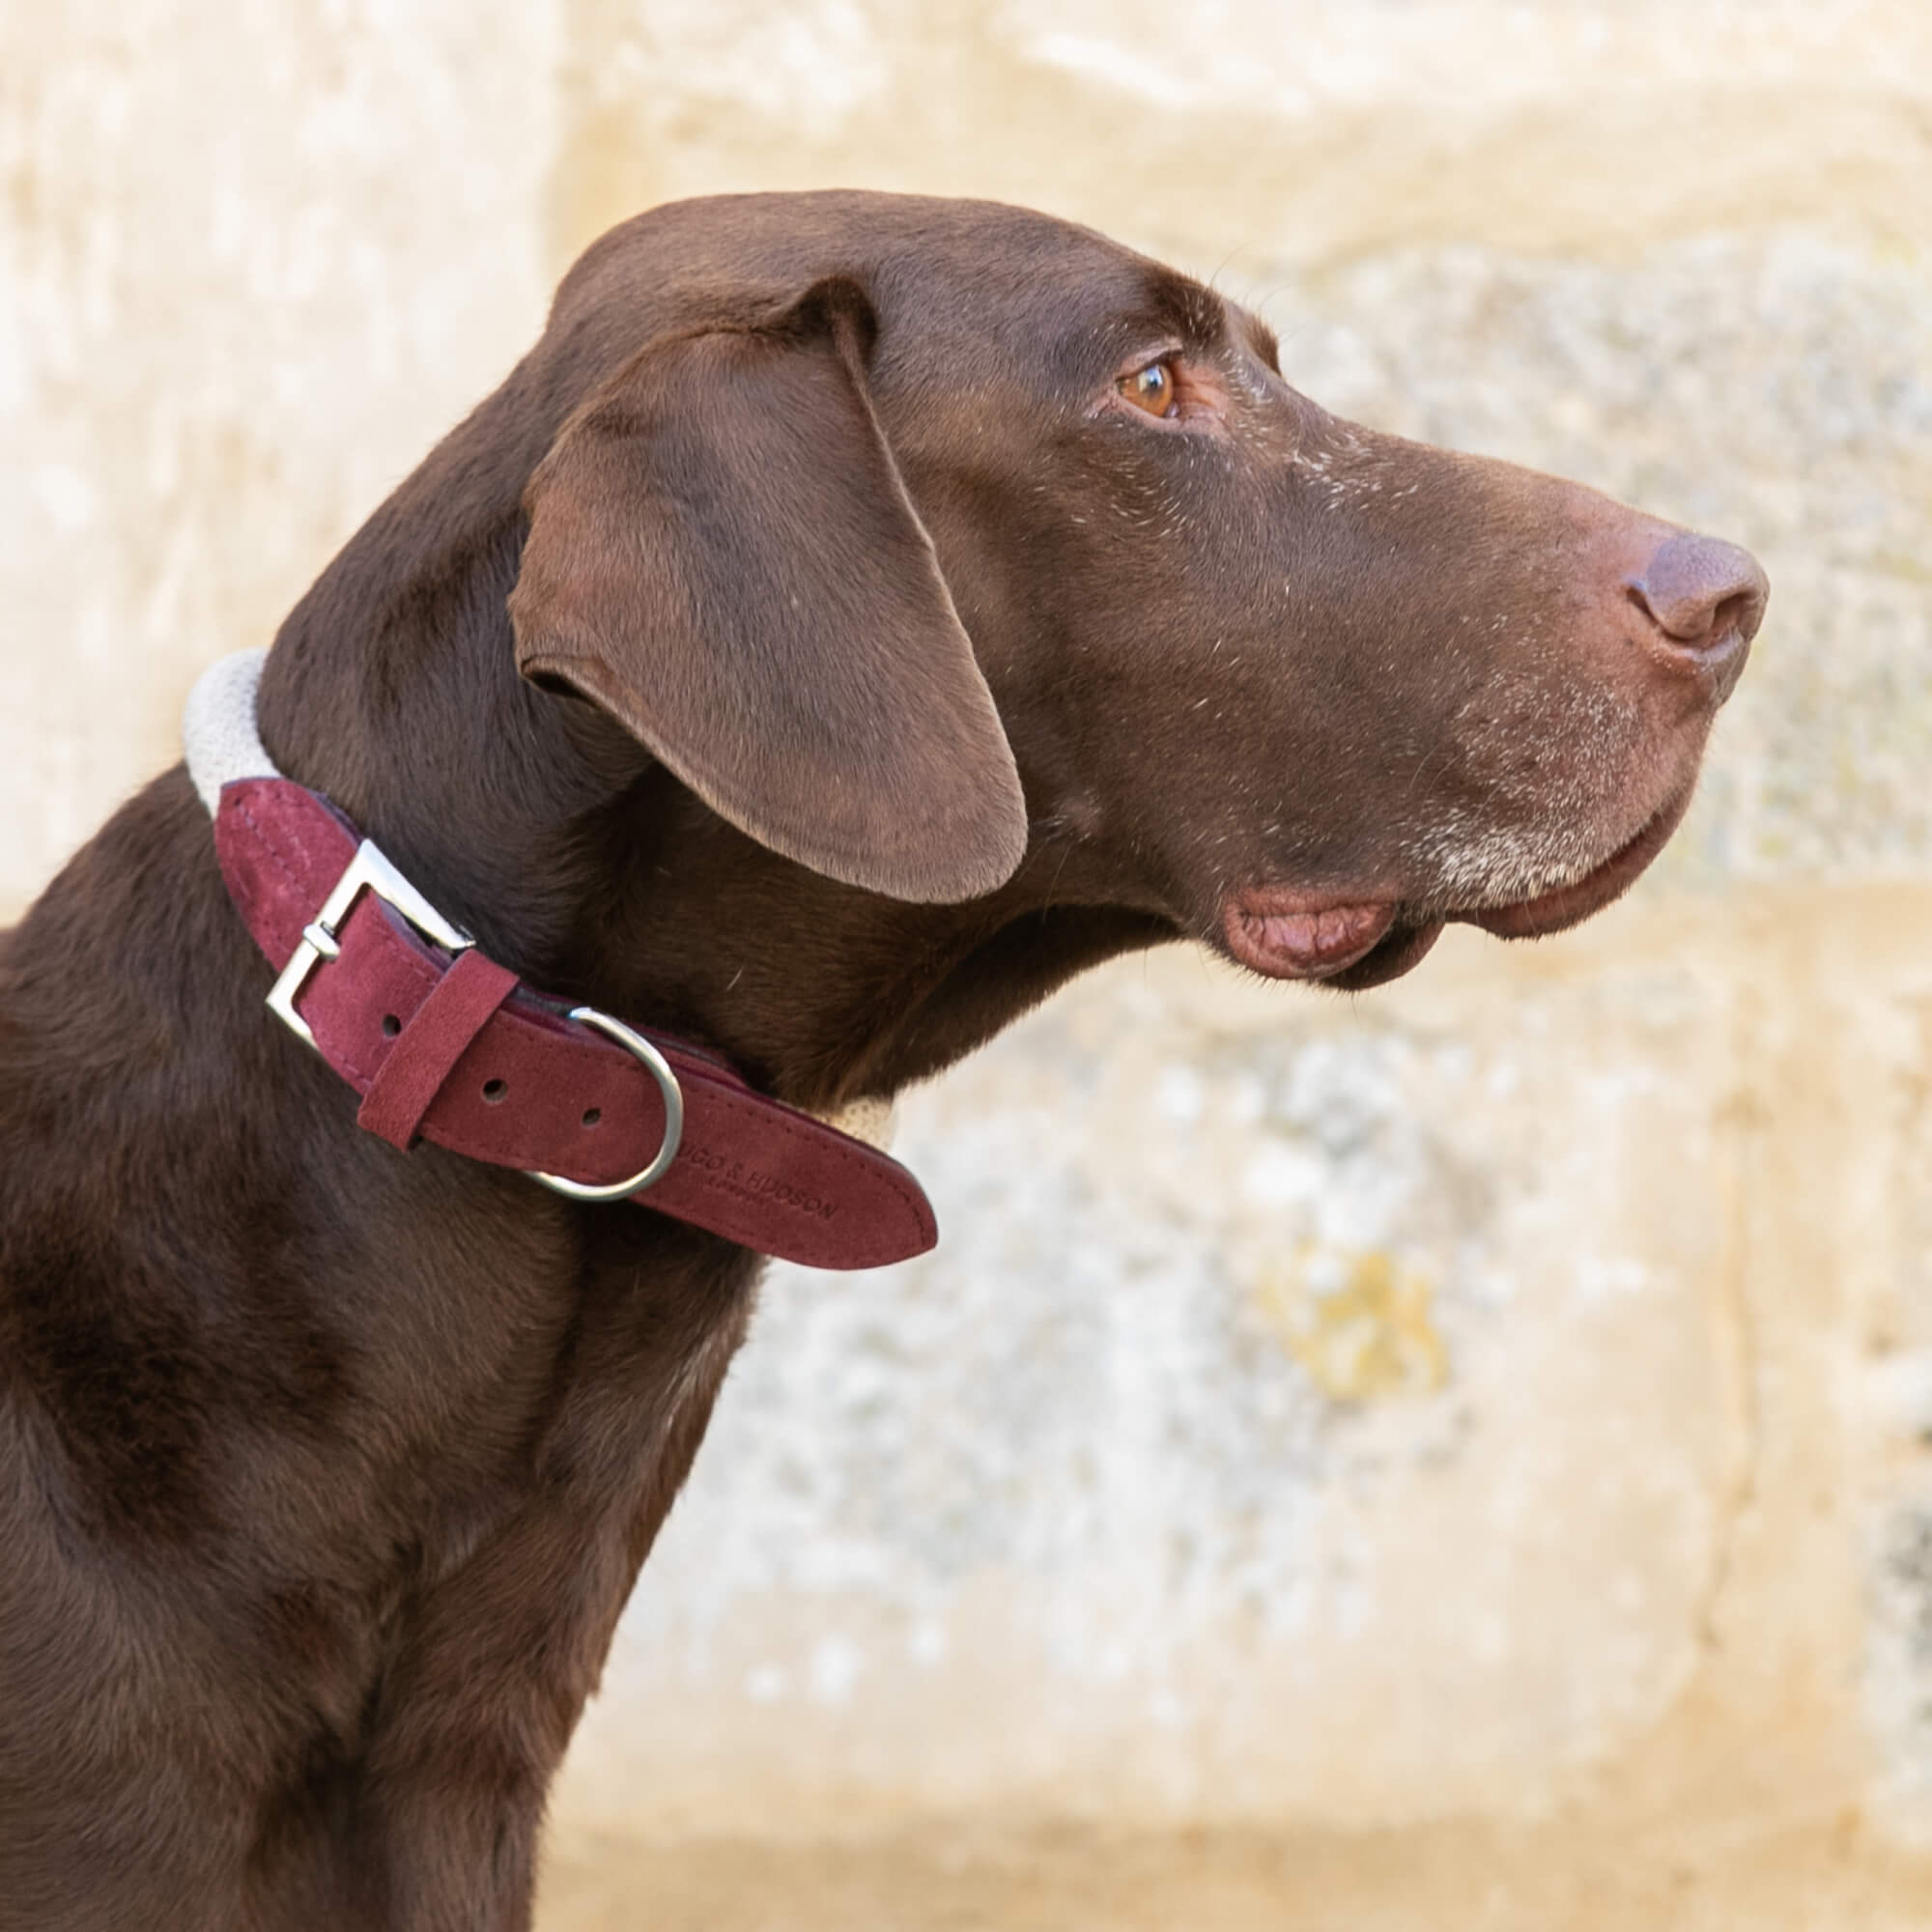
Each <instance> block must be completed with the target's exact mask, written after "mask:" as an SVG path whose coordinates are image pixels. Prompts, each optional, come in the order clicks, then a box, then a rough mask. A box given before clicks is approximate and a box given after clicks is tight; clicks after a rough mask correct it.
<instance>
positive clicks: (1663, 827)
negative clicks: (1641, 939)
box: [1449, 785, 1690, 939]
mask: <svg viewBox="0 0 1932 1932" xmlns="http://www.w3.org/2000/svg"><path fill="white" fill-rule="evenodd" d="M1689 806H1690V787H1689V786H1688V785H1687V786H1686V787H1685V788H1684V790H1683V791H1681V792H1679V793H1677V794H1676V795H1675V796H1674V797H1673V798H1671V799H1670V800H1669V801H1668V802H1667V803H1665V804H1664V805H1662V806H1661V807H1660V808H1659V809H1658V810H1656V811H1655V812H1653V813H1652V814H1651V816H1650V817H1649V818H1647V819H1646V820H1645V821H1644V822H1643V824H1642V825H1641V826H1640V827H1639V828H1638V829H1637V831H1636V833H1635V835H1634V837H1633V838H1629V839H1627V840H1626V841H1625V842H1624V843H1623V844H1622V845H1620V846H1618V847H1617V849H1616V850H1615V851H1614V852H1612V853H1611V854H1610V856H1609V857H1608V858H1607V859H1605V861H1604V862H1603V863H1602V864H1601V865H1600V866H1597V867H1594V868H1593V869H1591V870H1590V871H1588V872H1586V873H1584V875H1583V876H1582V877H1581V878H1580V879H1577V880H1574V881H1573V882H1572V883H1571V884H1569V885H1567V886H1557V887H1555V888H1554V889H1553V890H1552V891H1549V892H1547V893H1538V894H1537V895H1535V896H1534V897H1532V898H1526V899H1518V900H1516V901H1514V902H1513V903H1511V904H1509V905H1494V906H1478V907H1474V908H1471V909H1470V910H1468V911H1463V912H1452V913H1451V914H1450V915H1449V917H1450V918H1451V919H1455V920H1461V921H1463V922H1464V923H1467V924H1470V925H1478V926H1481V927H1482V929H1483V930H1484V931H1485V932H1489V933H1493V934H1494V935H1495V936H1496V938H1498V939H1542V938H1545V937H1546V936H1547V935H1548V934H1549V933H1552V932H1562V931H1565V930H1566V929H1567V928H1569V927H1570V926H1573V925H1577V924H1580V923H1582V922H1583V921H1584V920H1586V919H1588V918H1589V917H1590V915H1591V914H1592V913H1596V912H1601V911H1602V910H1603V909H1604V908H1605V906H1606V905H1608V904H1609V903H1610V901H1611V900H1612V899H1615V898H1619V897H1621V896H1622V895H1623V894H1624V893H1625V892H1626V891H1628V890H1629V888H1630V887H1631V886H1632V885H1633V884H1634V883H1635V881H1636V878H1637V876H1638V874H1639V873H1641V872H1642V870H1643V869H1644V867H1646V866H1648V865H1649V864H1650V862H1651V861H1652V860H1653V859H1655V858H1656V857H1657V855H1658V854H1659V853H1660V852H1661V851H1662V849H1663V847H1664V843H1665V841H1666V840H1667V839H1668V838H1669V837H1670V835H1671V834H1672V833H1673V832H1675V831H1676V830H1677V825H1678V821H1679V820H1680V819H1681V818H1682V817H1683V816H1684V813H1685V810H1687V809H1688V807H1689Z"/></svg>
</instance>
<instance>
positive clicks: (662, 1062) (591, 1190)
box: [528, 1007, 684, 1201]
mask: <svg viewBox="0 0 1932 1932" xmlns="http://www.w3.org/2000/svg"><path fill="white" fill-rule="evenodd" d="M570 1017H571V1018H572V1019H574V1020H578V1021H580V1022H581V1023H582V1025H584V1026H587V1027H593V1028H595V1029H596V1031H597V1032H599V1033H601V1034H605V1035H607V1036H608V1037H610V1038H611V1039H614V1040H615V1041H616V1042H617V1044H618V1045H619V1046H628V1047H629V1048H630V1049H631V1051H632V1052H633V1053H635V1054H636V1055H637V1056H638V1058H639V1060H640V1061H642V1062H643V1064H644V1070H645V1071H646V1072H647V1073H649V1075H650V1076H651V1078H652V1079H653V1080H655V1081H656V1082H657V1083H658V1092H659V1093H661V1094H663V1095H664V1103H665V1130H664V1145H663V1146H662V1147H660V1148H659V1149H658V1151H657V1158H656V1159H655V1160H653V1161H652V1162H651V1164H650V1166H648V1167H646V1168H644V1169H642V1170H641V1171H640V1172H639V1173H637V1174H634V1175H632V1177H631V1178H630V1179H628V1180H613V1181H612V1182H611V1184H610V1185H609V1186H608V1187H598V1186H596V1185H594V1184H593V1183H592V1182H590V1181H587V1180H566V1179H564V1177H563V1176H562V1175H560V1174H538V1173H537V1172H536V1171H535V1169H533V1168H532V1169H530V1170H528V1172H529V1176H530V1179H532V1180H541V1181H542V1182H543V1184H544V1185H545V1186H546V1187H548V1188H552V1189H554V1191H555V1192H556V1193H558V1194H567V1195H569V1196H570V1198H571V1199H572V1200H573V1201H621V1200H622V1199H623V1198H624V1197H625V1195H627V1194H640V1193H642V1192H643V1190H644V1189H645V1188H646V1187H650V1186H652V1185H654V1184H655V1183H656V1182H658V1181H660V1180H662V1179H664V1176H665V1170H666V1169H667V1168H668V1167H669V1166H670V1164H671V1162H672V1161H674V1160H675V1159H676V1158H677V1149H678V1143H679V1142H680V1141H681V1140H683V1138H684V1090H683V1089H682V1088H681V1087H680V1086H679V1085H678V1084H677V1075H676V1074H675V1073H673V1072H672V1071H671V1069H670V1062H669V1061H668V1060H667V1059H666V1058H665V1057H664V1055H663V1054H661V1053H660V1052H659V1051H658V1050H657V1048H656V1047H654V1046H653V1045H652V1044H651V1043H650V1041H649V1040H647V1039H646V1038H645V1037H643V1035H642V1034H640V1033H633V1032H632V1031H631V1029H630V1028H629V1027H627V1026H626V1025H625V1024H624V1022H623V1021H622V1020H613V1019H612V1018H611V1015H610V1014H609V1013H600V1012H599V1011H598V1010H597V1009H596V1008H595V1007H573V1008H571V1009H570Z"/></svg>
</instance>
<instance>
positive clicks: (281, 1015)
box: [269, 838, 476, 1053]
mask: <svg viewBox="0 0 1932 1932" xmlns="http://www.w3.org/2000/svg"><path fill="white" fill-rule="evenodd" d="M364 886H366V887H368V889H369V890H370V891H371V892H372V893H374V894H375V895H376V896H377V897H378V898H379V899H381V900H382V901H383V902H384V904H385V905H390V906H393V907H394V908H395V909H396V911H398V912H399V913H401V914H402V916H403V917H404V918H405V919H406V920H408V921H409V923H411V924H412V926H414V927H415V929H416V930H417V931H418V932H420V933H421V934H422V935H423V936H424V937H425V938H427V939H433V940H435V941H436V943H437V944H438V945H439V946H440V947H442V948H443V949H444V950H445V951H446V952H468V951H469V948H470V947H472V946H474V945H475V944H476V942H475V941H474V940H473V939H471V938H470V936H469V934H468V933H467V932H465V931H464V930H463V928H462V927H461V926H458V925H452V924H451V923H449V921H448V920H446V919H444V918H443V916H442V915H441V914H440V912H438V911H437V909H436V908H435V907H434V906H433V905H431V904H430V902H429V901H428V900H427V899H426V898H424V897H423V895H421V894H420V893H419V892H417V891H416V889H415V888H414V887H413V886H412V885H411V884H410V882H409V881H408V880H407V879H406V878H404V877H403V875H402V873H401V872H399V871H398V870H397V869H396V867H394V866H393V865H392V864H391V863H390V862H389V861H388V860H387V859H386V858H384V855H383V852H382V849H381V848H380V847H379V846H378V845H377V844H376V842H375V840H374V839H372V838H365V839H363V841H362V842H361V844H359V845H358V846H356V848H355V858H353V859H352V860H350V862H349V864H348V866H347V867H346V868H345V869H344V871H343V874H342V876H341V877H340V878H339V879H337V880H336V882H335V889H334V890H333V891H332V892H331V893H330V894H329V895H328V896H327V898H326V899H324V900H323V902H322V910H321V911H320V912H319V913H317V914H316V916H315V917H314V918H313V919H312V920H310V921H309V923H307V924H306V925H305V926H303V927H302V936H301V943H300V944H299V945H298V947H297V948H296V950H295V951H294V952H292V953H290V954H289V963H288V964H287V965H286V966H284V967H283V968H282V977H281V978H280V979H279V980H276V981H275V983H274V984H273V985H272V986H271V987H270V989H269V1010H270V1012H272V1013H273V1014H274V1015H275V1017H276V1018H277V1019H279V1020H280V1021H281V1022H282V1024H283V1025H284V1026H286V1027H287V1028H288V1029H289V1031H290V1032H291V1033H292V1034H294V1035H295V1037H297V1038H298V1039H299V1040H303V1041H305V1042H306V1043H307V1044H308V1045H310V1046H312V1047H315V1050H316V1051H317V1052H318V1053H320V1052H321V1051H322V1049H321V1048H320V1047H319V1046H315V1035H314V1034H312V1033H311V1032H310V1031H309V1026H308V1022H307V1021H306V1020H305V1019H303V1018H302V1016H301V1015H300V1014H299V1013H298V1012H297V1011H296V995H297V994H298V993H299V992H300V991H301V989H302V987H303V986H304V985H305V984H306V983H307V980H308V976H309V975H310V974H311V973H313V972H314V971H315V969H316V968H317V967H318V966H319V965H321V964H322V962H323V961H324V960H325V959H333V958H335V957H336V956H337V955H338V954H339V953H340V952H341V951H342V948H341V947H340V946H339V945H337V943H336V935H337V934H338V933H339V932H340V931H341V930H342V923H343V921H344V920H346V919H347V918H348V917H349V912H350V908H351V907H352V906H354V905H355V895H356V894H357V893H359V892H360V891H361V890H362V889H363V887H364Z"/></svg>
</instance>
